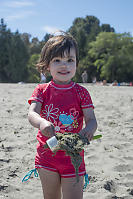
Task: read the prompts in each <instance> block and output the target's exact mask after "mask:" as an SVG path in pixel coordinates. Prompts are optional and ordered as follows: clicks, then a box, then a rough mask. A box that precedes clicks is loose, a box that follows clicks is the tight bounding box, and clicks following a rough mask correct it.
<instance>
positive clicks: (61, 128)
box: [54, 121, 66, 133]
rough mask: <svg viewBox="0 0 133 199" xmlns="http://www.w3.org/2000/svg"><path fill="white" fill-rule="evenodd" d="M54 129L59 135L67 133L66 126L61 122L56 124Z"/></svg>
mask: <svg viewBox="0 0 133 199" xmlns="http://www.w3.org/2000/svg"><path fill="white" fill-rule="evenodd" d="M54 127H55V131H56V132H59V133H65V128H66V127H65V126H64V125H63V124H62V123H61V122H60V121H59V122H56V121H55V122H54Z"/></svg>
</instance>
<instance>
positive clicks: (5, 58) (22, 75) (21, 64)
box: [0, 19, 29, 82]
mask: <svg viewBox="0 0 133 199" xmlns="http://www.w3.org/2000/svg"><path fill="white" fill-rule="evenodd" d="M28 59H29V54H28V50H27V47H26V46H25V44H24V42H23V41H22V39H21V38H20V35H19V33H18V32H15V33H11V31H10V30H9V29H7V27H6V25H5V24H4V20H3V19H1V24H0V82H19V81H25V80H26V79H27V76H28V72H27V61H28Z"/></svg>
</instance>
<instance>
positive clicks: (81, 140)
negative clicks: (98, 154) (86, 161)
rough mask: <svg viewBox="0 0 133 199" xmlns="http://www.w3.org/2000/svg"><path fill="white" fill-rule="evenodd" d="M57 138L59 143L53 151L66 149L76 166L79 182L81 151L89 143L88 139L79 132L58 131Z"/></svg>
mask: <svg viewBox="0 0 133 199" xmlns="http://www.w3.org/2000/svg"><path fill="white" fill-rule="evenodd" d="M56 138H57V140H58V145H57V147H56V148H55V150H54V151H53V152H54V153H56V152H57V151H58V150H64V151H65V152H66V155H69V156H70V158H71V163H72V164H73V166H74V168H75V174H76V179H77V182H79V175H78V171H79V167H80V165H81V162H82V157H81V156H80V152H81V151H82V150H83V148H84V145H86V144H89V141H88V139H87V138H85V137H83V136H81V135H79V134H77V133H64V134H61V133H56Z"/></svg>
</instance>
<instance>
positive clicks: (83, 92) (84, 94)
mask: <svg viewBox="0 0 133 199" xmlns="http://www.w3.org/2000/svg"><path fill="white" fill-rule="evenodd" d="M78 93H79V96H80V102H81V108H82V109H86V108H93V109H94V105H93V102H92V99H91V96H90V94H89V92H88V90H87V89H86V88H84V87H79V88H78Z"/></svg>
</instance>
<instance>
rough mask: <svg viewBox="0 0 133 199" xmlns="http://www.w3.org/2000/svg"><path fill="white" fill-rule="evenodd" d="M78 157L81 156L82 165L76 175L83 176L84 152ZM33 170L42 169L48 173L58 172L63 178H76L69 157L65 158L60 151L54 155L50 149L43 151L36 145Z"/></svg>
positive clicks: (39, 145)
mask: <svg viewBox="0 0 133 199" xmlns="http://www.w3.org/2000/svg"><path fill="white" fill-rule="evenodd" d="M80 155H81V156H82V163H81V165H80V167H79V173H78V174H79V176H83V175H85V173H86V170H85V163H84V151H82V152H81V154H80ZM35 168H44V169H47V170H49V171H53V172H58V173H59V174H60V176H61V177H63V178H71V177H76V175H75V169H74V166H73V165H72V163H71V159H70V156H66V153H65V152H64V151H62V150H60V151H57V152H56V155H55V154H54V153H53V152H52V151H51V150H50V149H44V148H43V146H41V144H38V145H37V154H36V157H35Z"/></svg>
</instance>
